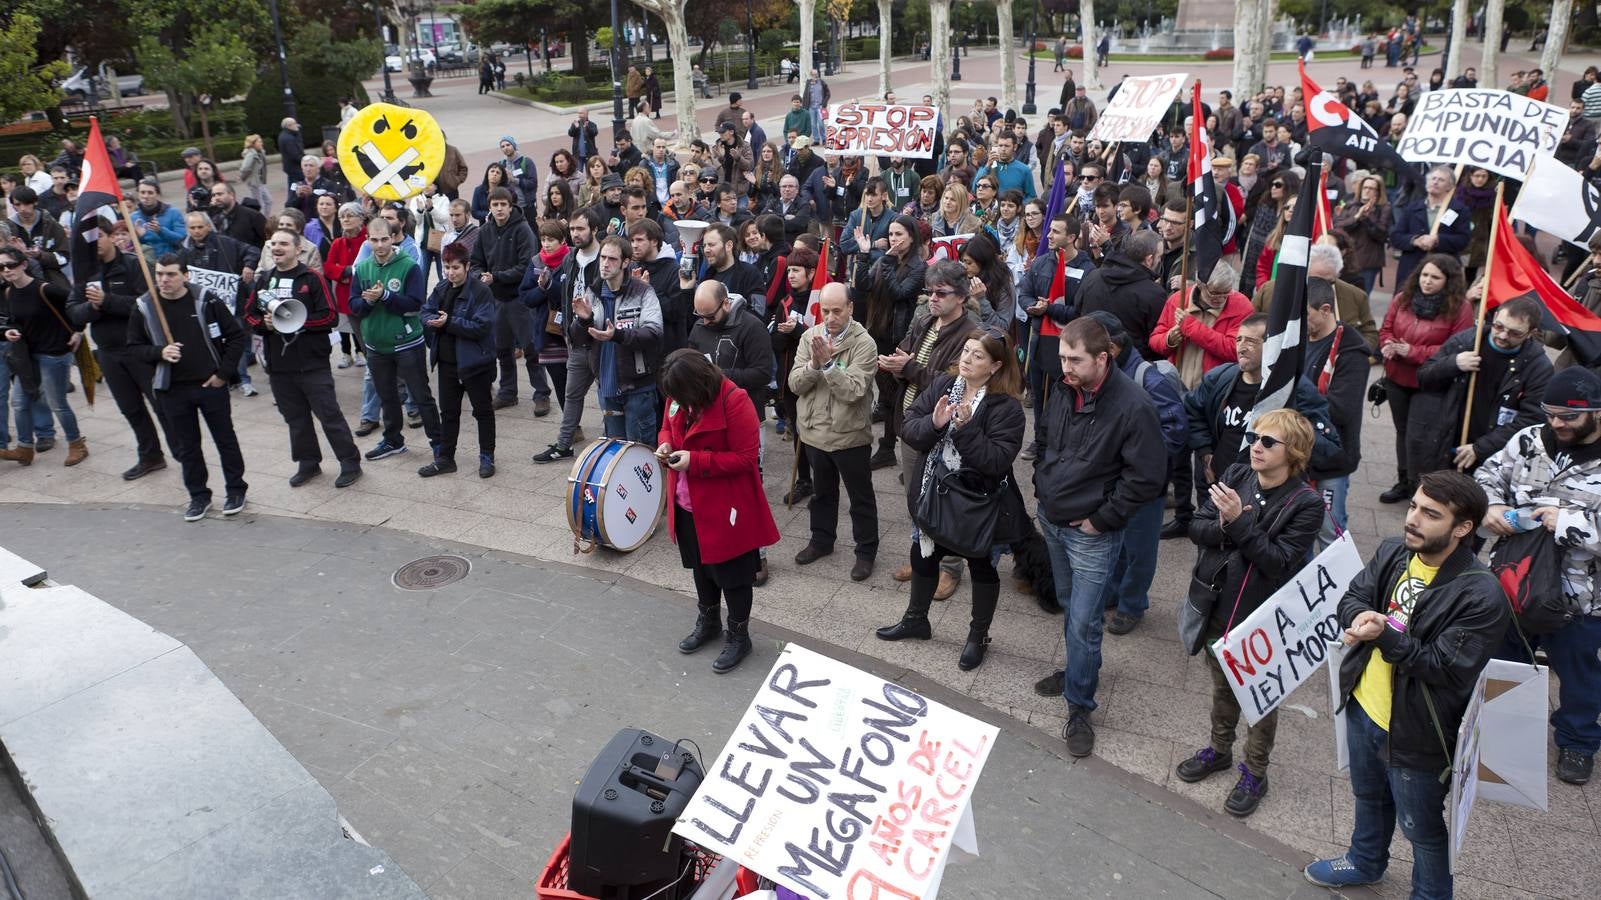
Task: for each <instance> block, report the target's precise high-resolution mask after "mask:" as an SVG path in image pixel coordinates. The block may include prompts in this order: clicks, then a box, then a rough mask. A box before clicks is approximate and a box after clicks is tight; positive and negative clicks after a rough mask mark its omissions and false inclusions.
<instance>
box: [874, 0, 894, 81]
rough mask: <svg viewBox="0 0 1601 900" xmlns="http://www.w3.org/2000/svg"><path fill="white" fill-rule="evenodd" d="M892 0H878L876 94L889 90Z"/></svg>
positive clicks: (892, 21) (892, 23)
mask: <svg viewBox="0 0 1601 900" xmlns="http://www.w3.org/2000/svg"><path fill="white" fill-rule="evenodd" d="M891 4H892V0H878V95H879V96H880V97H883V96H886V95H888V94H889V92H890V85H889V58H890V45H891V44H892V43H894V42H893V41H892V40H890V36H891V33H892V32H893V31H894V29H895V21H894V19H892V18H891V15H890V14H891V10H890V6H891Z"/></svg>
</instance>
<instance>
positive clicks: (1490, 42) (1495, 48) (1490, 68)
mask: <svg viewBox="0 0 1601 900" xmlns="http://www.w3.org/2000/svg"><path fill="white" fill-rule="evenodd" d="M1505 12H1506V0H1488V2H1486V3H1485V4H1484V59H1483V60H1482V61H1481V62H1480V63H1479V84H1482V85H1484V86H1485V87H1492V88H1493V87H1496V86H1497V85H1499V84H1500V81H1499V79H1498V78H1497V77H1496V74H1495V64H1496V62H1497V59H1496V57H1497V56H1499V55H1500V53H1501V27H1502V23H1503V22H1504V21H1505V17H1504V15H1503V14H1504V13H1505Z"/></svg>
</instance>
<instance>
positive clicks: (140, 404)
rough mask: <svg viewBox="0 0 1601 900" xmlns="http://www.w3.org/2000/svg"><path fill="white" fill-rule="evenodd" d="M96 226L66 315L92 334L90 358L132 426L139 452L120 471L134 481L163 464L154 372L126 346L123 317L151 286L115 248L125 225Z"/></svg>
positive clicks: (164, 428) (163, 427)
mask: <svg viewBox="0 0 1601 900" xmlns="http://www.w3.org/2000/svg"><path fill="white" fill-rule="evenodd" d="M99 228H100V238H99V240H97V241H96V242H95V262H96V268H94V269H93V270H91V271H87V272H77V273H75V274H76V275H77V280H78V283H77V285H76V286H74V288H73V290H72V300H71V301H69V302H68V303H67V318H69V319H71V320H72V324H73V325H75V326H77V327H79V328H83V327H88V329H89V336H90V337H92V338H94V345H95V362H97V363H99V365H100V373H101V375H102V377H104V378H105V382H106V387H107V389H109V390H110V391H111V399H113V400H115V401H116V403H117V411H118V412H120V413H122V417H123V418H124V419H127V420H128V427H129V428H132V429H133V437H134V445H135V447H137V448H138V457H137V459H136V461H135V462H134V464H133V467H132V468H130V469H128V470H127V471H125V472H123V473H122V479H123V480H124V481H133V480H134V479H136V478H142V477H144V476H145V475H148V474H150V473H151V472H154V471H156V470H157V469H165V468H166V467H167V459H166V457H165V456H164V455H162V452H161V438H160V437H159V436H157V434H156V424H157V423H158V422H159V423H160V424H161V430H162V431H163V432H166V431H167V423H166V421H165V420H163V419H162V417H161V406H160V405H159V404H158V403H157V402H156V397H155V394H153V393H152V392H151V389H150V379H151V377H152V376H153V375H154V374H155V373H154V371H152V369H151V364H150V363H149V362H147V361H145V360H144V359H142V358H140V356H139V355H138V354H137V353H135V352H133V351H131V350H130V349H129V348H128V319H129V317H130V316H132V315H133V313H134V303H135V301H136V300H137V299H138V298H139V296H140V295H141V294H144V293H145V292H146V291H148V290H150V288H149V286H148V285H146V284H145V278H144V274H143V273H142V272H140V270H139V265H138V263H136V262H135V261H134V259H133V257H131V256H129V255H127V254H126V253H123V252H122V251H120V250H118V249H117V243H116V237H117V235H120V234H124V233H126V232H127V230H128V226H127V225H125V224H123V223H121V222H117V223H116V224H112V223H110V222H105V221H102V222H101V223H100V225H99ZM147 400H148V401H149V402H150V406H151V408H153V409H155V411H156V415H155V418H154V420H152V419H151V416H150V412H149V411H148V410H147V409H145V401H147ZM167 444H168V445H169V446H171V444H172V436H171V434H168V436H167ZM177 453H178V449H177V448H176V447H173V455H174V456H176V455H177Z"/></svg>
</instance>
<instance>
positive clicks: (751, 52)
mask: <svg viewBox="0 0 1601 900" xmlns="http://www.w3.org/2000/svg"><path fill="white" fill-rule="evenodd" d="M760 86H761V85H759V84H757V83H756V11H755V9H754V8H753V7H752V3H751V0H745V90H747V91H754V90H756V89H757V88H758V87H760Z"/></svg>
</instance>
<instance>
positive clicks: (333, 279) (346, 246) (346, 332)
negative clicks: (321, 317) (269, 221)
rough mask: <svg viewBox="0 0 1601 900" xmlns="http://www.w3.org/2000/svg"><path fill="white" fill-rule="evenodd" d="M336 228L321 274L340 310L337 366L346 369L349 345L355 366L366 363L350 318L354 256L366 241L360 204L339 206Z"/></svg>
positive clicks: (359, 337)
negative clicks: (337, 228)
mask: <svg viewBox="0 0 1601 900" xmlns="http://www.w3.org/2000/svg"><path fill="white" fill-rule="evenodd" d="M339 230H340V232H341V233H340V235H339V236H338V237H336V238H334V239H333V241H332V242H331V243H330V244H329V245H328V255H327V256H326V257H325V258H324V259H323V261H322V274H323V277H325V278H327V279H328V284H329V286H330V287H332V288H333V294H334V308H335V309H337V310H339V352H340V354H341V355H340V357H339V368H341V369H348V368H350V363H351V350H352V348H354V350H355V353H356V356H355V363H356V365H358V366H365V365H366V364H367V360H366V352H365V351H364V350H363V349H362V346H361V333H360V330H359V329H357V328H356V326H355V324H354V323H353V322H352V320H351V318H350V276H351V275H353V274H355V271H356V255H357V254H359V253H361V247H362V245H363V244H365V243H367V213H366V212H365V211H364V210H363V209H362V208H361V204H360V203H346V204H345V205H343V206H341V207H339Z"/></svg>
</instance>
